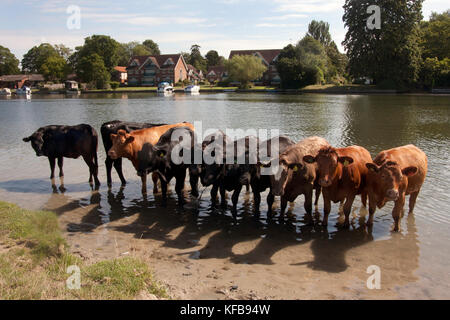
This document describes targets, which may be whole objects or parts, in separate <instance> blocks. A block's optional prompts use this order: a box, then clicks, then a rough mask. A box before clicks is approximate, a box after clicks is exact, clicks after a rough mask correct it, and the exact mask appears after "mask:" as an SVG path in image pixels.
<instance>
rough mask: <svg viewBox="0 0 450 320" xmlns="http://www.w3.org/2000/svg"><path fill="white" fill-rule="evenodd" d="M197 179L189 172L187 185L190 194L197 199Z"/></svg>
mask: <svg viewBox="0 0 450 320" xmlns="http://www.w3.org/2000/svg"><path fill="white" fill-rule="evenodd" d="M198 178H199V176H198V174H191V172H189V184H190V185H191V194H192V196H194V197H198Z"/></svg>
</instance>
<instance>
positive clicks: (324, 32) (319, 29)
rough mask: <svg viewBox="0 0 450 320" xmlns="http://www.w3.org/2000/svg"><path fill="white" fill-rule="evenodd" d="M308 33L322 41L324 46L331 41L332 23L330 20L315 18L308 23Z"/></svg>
mask: <svg viewBox="0 0 450 320" xmlns="http://www.w3.org/2000/svg"><path fill="white" fill-rule="evenodd" d="M307 35H309V36H311V37H313V38H314V39H316V40H318V41H320V43H321V44H322V45H323V46H328V45H330V43H331V34H330V25H329V24H328V22H324V21H316V20H313V21H311V22H310V23H309V25H308V33H307Z"/></svg>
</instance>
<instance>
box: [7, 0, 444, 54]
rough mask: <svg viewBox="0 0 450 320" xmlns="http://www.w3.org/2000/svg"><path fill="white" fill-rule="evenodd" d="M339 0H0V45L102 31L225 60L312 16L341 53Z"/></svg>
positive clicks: (439, 8) (434, 0)
mask: <svg viewBox="0 0 450 320" xmlns="http://www.w3.org/2000/svg"><path fill="white" fill-rule="evenodd" d="M344 2H345V1H344V0H258V1H257V0H209V1H200V0H188V1H187V0H180V1H175V0H173V1H163V0H158V1H153V0H148V1H143V0H129V1H115V0H108V1H105V0H96V1H88V0H69V1H66V0H47V1H45V0H22V1H16V0H14V1H13V0H0V4H1V10H0V45H2V46H4V47H7V48H9V49H10V50H11V52H13V53H14V54H15V55H16V57H17V58H18V59H19V60H21V59H22V56H23V54H25V53H26V52H27V51H28V50H29V49H30V48H32V47H33V46H35V45H39V44H40V43H42V42H49V43H51V44H61V43H62V44H64V45H66V46H68V47H70V48H75V47H76V46H78V45H82V44H83V43H84V38H85V37H88V36H90V35H93V34H105V35H109V36H111V37H113V38H114V39H116V40H117V41H119V42H130V41H140V42H141V41H144V40H146V39H152V40H153V41H155V42H156V43H158V45H159V47H160V49H161V52H162V53H163V54H170V53H179V52H181V51H185V52H187V51H189V50H190V47H191V45H192V44H198V45H200V46H201V52H202V53H203V54H206V52H208V51H209V50H217V51H218V52H219V54H220V55H223V56H225V57H226V58H228V55H229V53H230V50H238V49H278V48H283V47H284V46H286V45H288V44H289V43H296V42H297V41H298V40H300V39H301V38H302V37H303V36H304V35H305V33H306V31H307V28H308V23H309V22H310V21H311V20H313V19H315V20H323V21H326V22H328V23H329V24H330V33H331V35H332V38H333V40H334V41H335V42H336V44H337V45H338V47H339V48H340V50H341V51H343V48H342V46H341V42H342V41H343V40H344V37H345V28H344V24H343V22H342V15H343V13H344V11H343V9H342V6H343V4H344ZM73 6H75V7H73ZM448 8H450V5H449V4H448V0H425V2H424V5H423V15H424V17H425V18H426V19H427V18H428V17H429V15H430V14H431V12H432V11H435V12H443V11H444V10H446V9H448ZM73 9H75V11H73ZM78 9H79V12H80V15H79V17H80V19H79V20H78V19H77V18H76V17H77V16H76V10H78ZM68 20H69V26H70V28H69V27H68ZM77 21H79V22H80V23H79V26H78V25H77ZM78 27H79V28H78Z"/></svg>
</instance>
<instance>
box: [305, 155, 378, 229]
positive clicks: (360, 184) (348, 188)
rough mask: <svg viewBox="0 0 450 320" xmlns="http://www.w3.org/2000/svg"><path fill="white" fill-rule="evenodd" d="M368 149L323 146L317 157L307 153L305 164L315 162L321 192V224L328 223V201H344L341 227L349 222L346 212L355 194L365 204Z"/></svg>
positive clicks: (350, 206)
mask: <svg viewBox="0 0 450 320" xmlns="http://www.w3.org/2000/svg"><path fill="white" fill-rule="evenodd" d="M370 159H371V156H370V153H369V151H367V150H366V149H364V148H363V147H360V146H350V147H346V148H333V147H325V148H322V149H320V150H319V153H318V154H317V156H313V155H307V156H305V157H303V160H304V161H305V162H307V163H317V167H318V171H319V176H318V182H319V184H320V186H321V187H322V194H323V203H324V208H323V212H324V214H323V223H322V224H323V225H324V226H326V225H327V224H328V215H329V214H330V210H331V201H333V202H334V203H336V202H342V201H344V200H345V203H344V208H343V209H344V214H345V222H344V226H346V227H348V226H349V225H350V221H349V215H350V211H351V209H352V204H353V201H354V200H355V197H356V195H358V194H361V198H362V202H363V205H364V206H366V202H367V191H366V178H367V172H368V169H367V168H366V163H367V161H370Z"/></svg>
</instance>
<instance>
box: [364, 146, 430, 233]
mask: <svg viewBox="0 0 450 320" xmlns="http://www.w3.org/2000/svg"><path fill="white" fill-rule="evenodd" d="M367 168H368V169H369V174H368V179H367V182H368V191H369V214H370V216H369V219H368V222H367V223H368V224H369V225H371V224H372V223H373V215H374V213H375V209H376V207H378V208H382V207H383V206H384V205H385V204H386V202H387V201H394V202H395V205H394V209H393V210H392V217H393V218H394V231H398V230H399V229H400V218H401V215H402V211H403V206H404V204H405V196H406V195H410V197H409V212H410V213H411V212H413V210H414V206H415V204H416V199H417V196H418V195H419V192H420V188H421V187H422V184H423V182H424V180H425V176H426V174H427V170H428V159H427V156H426V155H425V153H424V152H423V151H422V150H420V149H419V148H417V147H416V146H414V145H412V144H410V145H407V146H403V147H398V148H393V149H389V150H385V151H381V152H380V153H379V154H378V155H377V156H376V157H375V159H374V160H373V163H372V162H368V163H367Z"/></svg>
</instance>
